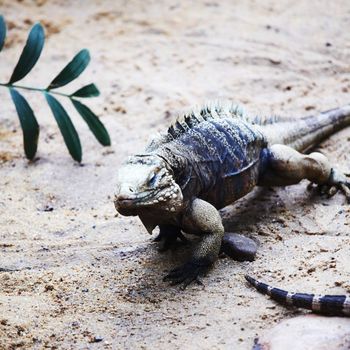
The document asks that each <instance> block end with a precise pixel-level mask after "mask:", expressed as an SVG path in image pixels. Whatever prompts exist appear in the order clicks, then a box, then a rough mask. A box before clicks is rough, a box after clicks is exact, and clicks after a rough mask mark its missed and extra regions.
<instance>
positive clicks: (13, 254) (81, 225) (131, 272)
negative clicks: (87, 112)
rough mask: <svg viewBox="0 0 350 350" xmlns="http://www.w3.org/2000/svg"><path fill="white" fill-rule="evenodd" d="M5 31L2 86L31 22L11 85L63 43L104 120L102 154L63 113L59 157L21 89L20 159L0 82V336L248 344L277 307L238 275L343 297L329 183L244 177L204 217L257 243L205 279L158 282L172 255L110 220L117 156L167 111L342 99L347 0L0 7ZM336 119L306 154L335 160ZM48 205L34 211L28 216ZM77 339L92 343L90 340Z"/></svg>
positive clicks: (345, 228) (343, 260)
mask: <svg viewBox="0 0 350 350" xmlns="http://www.w3.org/2000/svg"><path fill="white" fill-rule="evenodd" d="M0 10H1V11H0V12H1V13H2V14H4V16H5V18H6V20H7V21H8V24H9V27H10V30H9V34H8V42H7V47H6V50H5V51H4V52H2V53H1V65H0V81H2V82H4V81H7V79H8V78H9V76H10V74H11V69H12V67H13V66H14V64H15V61H16V60H17V58H18V57H19V53H20V51H21V48H22V47H23V44H24V41H25V38H26V35H27V32H28V30H29V28H30V27H31V25H32V23H34V22H36V21H41V22H42V23H43V24H44V25H45V26H46V29H47V34H48V39H47V42H46V46H45V49H44V53H43V55H42V57H41V59H40V61H39V63H38V64H37V66H36V67H35V69H34V70H33V71H32V72H31V74H30V75H29V76H28V77H26V78H25V80H23V85H25V84H27V85H35V86H45V85H47V84H48V82H50V80H51V79H52V78H53V77H54V76H55V74H56V73H57V72H58V71H59V70H60V69H61V68H62V67H63V66H64V65H65V64H66V63H67V62H68V61H69V60H70V59H71V57H72V56H73V55H74V54H75V53H76V52H77V51H78V50H79V49H81V48H84V47H86V48H89V49H90V51H91V55H92V63H91V65H90V66H89V68H88V70H87V71H86V72H85V73H84V75H83V76H82V77H81V78H80V79H79V81H78V82H74V84H72V86H68V87H65V88H62V91H74V90H75V88H76V87H78V86H82V85H83V84H84V83H89V82H95V83H97V85H98V86H99V87H100V89H101V91H102V96H101V97H99V98H97V99H91V100H89V101H86V102H87V104H88V105H89V106H91V107H92V108H93V109H94V111H95V112H97V113H98V114H99V115H100V116H101V120H102V121H103V122H104V123H105V125H106V127H107V128H108V130H109V132H110V134H111V137H112V141H113V145H112V146H111V147H109V148H102V147H100V146H99V145H98V143H97V142H96V141H95V139H94V138H93V136H92V134H91V133H90V132H89V130H88V128H87V126H86V125H85V124H84V123H83V121H81V120H80V119H79V117H78V116H77V115H76V114H75V112H74V111H72V108H71V106H70V105H69V104H67V103H68V102H69V101H68V102H67V101H64V100H63V103H65V104H64V105H65V106H67V109H68V110H69V111H72V112H71V115H72V118H73V121H74V123H75V125H76V127H77V129H78V130H79V134H80V136H81V140H82V144H83V149H84V158H83V164H82V166H79V165H77V164H75V163H74V162H73V161H72V160H71V158H70V157H69V155H68V153H67V151H66V149H65V146H64V144H63V140H62V137H61V135H60V133H59V131H58V128H57V125H56V124H55V121H54V118H53V117H52V116H51V114H50V111H49V109H48V107H47V105H46V103H45V101H44V99H43V97H42V96H40V94H37V93H26V94H25V96H27V97H28V100H29V101H30V103H31V105H32V107H33V109H34V110H35V112H36V115H37V118H38V120H39V123H40V125H41V135H40V143H39V151H38V160H37V161H36V162H34V163H32V164H28V162H27V161H26V159H25V158H24V157H23V151H22V135H21V130H20V127H19V123H18V119H17V116H16V114H15V111H14V108H13V106H12V102H11V101H10V98H9V95H8V92H7V91H6V89H4V88H2V89H1V90H0V98H1V104H0V159H1V161H0V163H1V164H0V189H1V190H0V191H1V192H0V223H1V231H0V258H1V266H0V267H1V268H7V269H15V270H16V271H14V272H2V273H0V348H2V349H8V348H17V347H22V348H34V349H41V348H45V347H46V348H59V349H69V348H72V349H73V348H74V349H85V348H91V349H95V348H107V349H108V348H111V349H112V348H113V349H122V348H126V349H151V348H154V347H155V346H157V347H158V348H168V349H177V348H183V349H189V348H201V349H251V347H252V345H253V339H254V338H256V337H257V336H259V335H261V334H263V333H264V330H267V329H269V328H271V327H272V326H273V325H275V324H276V323H277V322H279V321H280V320H282V319H286V318H291V317H294V316H295V315H300V314H301V313H302V312H299V311H295V310H286V309H284V308H282V307H280V306H277V305H276V304H274V303H273V302H272V301H270V300H269V299H268V298H266V297H264V296H261V295H259V294H257V293H256V292H255V291H254V290H252V289H251V288H249V287H248V286H247V285H246V283H245V282H244V278H243V275H244V273H246V272H250V273H252V274H254V275H255V276H259V277H262V278H263V279H264V280H265V281H269V282H275V284H277V285H279V286H281V287H285V288H288V289H290V290H298V291H310V292H316V293H321V292H325V291H327V292H329V293H340V294H344V293H350V282H349V275H350V264H349V246H350V226H349V225H350V211H349V206H347V205H345V201H344V198H343V197H342V196H340V195H337V196H335V197H334V198H332V199H330V200H328V199H325V198H322V197H320V196H318V195H317V194H316V193H313V192H307V191H306V185H307V183H306V182H302V183H300V184H299V185H297V186H293V187H289V188H285V189H257V190H256V191H254V192H253V193H252V194H251V195H249V196H248V197H247V198H245V199H243V200H241V201H239V202H238V203H236V204H235V205H234V206H231V207H228V208H225V209H224V210H223V211H222V215H223V218H224V222H225V227H226V228H227V230H228V231H234V232H240V233H243V234H246V235H247V236H249V237H252V238H253V239H254V240H256V241H257V242H258V243H259V252H258V256H257V259H256V261H255V262H253V263H238V262H234V261H232V260H230V259H228V258H223V259H220V260H219V261H218V262H217V264H216V265H215V268H214V269H213V270H212V272H211V273H210V274H209V275H208V277H207V278H205V280H204V282H205V287H200V286H193V287H191V288H188V289H187V290H186V291H185V292H182V291H180V290H179V289H178V288H177V287H170V286H169V285H168V284H167V283H164V282H162V276H163V275H164V271H165V270H167V269H170V268H171V267H173V266H175V265H176V264H179V263H180V262H181V261H182V260H183V259H184V256H183V254H181V252H180V251H175V252H173V253H164V254H160V253H158V252H157V248H156V246H155V244H154V243H152V241H151V237H150V236H149V235H148V234H147V233H146V231H145V229H144V228H143V227H142V225H141V223H140V221H139V220H138V219H137V218H125V217H121V216H116V215H115V214H116V213H115V210H114V207H113V202H112V199H113V193H114V186H115V180H116V178H115V175H116V171H117V169H118V167H119V166H120V164H121V162H122V161H123V159H124V158H125V157H126V156H127V155H128V154H131V153H134V152H137V151H140V150H142V147H143V145H144V144H145V142H146V141H147V139H148V138H149V136H150V135H152V134H153V133H154V132H156V131H159V130H162V129H163V128H165V127H166V126H167V125H168V124H169V123H170V121H171V120H172V119H173V118H174V117H175V116H176V113H177V112H178V111H181V110H183V109H187V108H189V107H191V106H193V105H196V104H201V103H203V102H206V101H208V100H213V99H224V100H231V101H237V102H239V103H241V104H243V105H244V106H245V108H246V110H247V111H249V112H251V113H259V114H264V115H267V114H271V113H274V114H280V115H282V116H295V117H296V118H297V117H299V116H302V115H305V114H310V113H316V112H317V111H320V110H326V109H330V108H332V107H335V106H338V105H343V104H346V103H349V91H350V63H349V62H350V44H349V43H350V40H349V39H350V34H349V33H350V31H349V27H350V4H349V2H348V1H337V2H336V4H335V2H332V3H330V2H329V1H298V2H296V1H287V0H283V1H264V2H258V1H254V0H251V1H241V2H234V1H216V0H206V1H197V2H178V1H173V2H172V1H164V2H162V4H160V3H159V2H158V1H82V0H81V1H73V0H72V1H45V0H41V1H39V0H38V1H36V2H35V1H29V0H26V1H17V2H15V1H10V0H6V1H1V0H0ZM349 139H350V128H349V129H347V130H344V131H342V132H340V133H338V134H337V135H334V136H333V137H332V138H331V139H329V140H328V141H326V142H325V143H324V144H323V145H322V146H321V150H322V151H323V152H324V153H325V154H326V155H328V156H329V157H330V158H331V159H333V160H334V161H335V162H337V164H339V165H340V166H343V167H346V166H349V164H350V155H349V152H348V149H349ZM47 208H52V210H51V211H46V209H47ZM94 337H102V338H103V340H102V341H101V342H99V343H92V342H93V341H94Z"/></svg>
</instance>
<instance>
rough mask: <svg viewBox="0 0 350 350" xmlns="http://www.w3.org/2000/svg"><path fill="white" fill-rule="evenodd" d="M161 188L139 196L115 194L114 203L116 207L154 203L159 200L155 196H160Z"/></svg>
mask: <svg viewBox="0 0 350 350" xmlns="http://www.w3.org/2000/svg"><path fill="white" fill-rule="evenodd" d="M161 192H162V190H159V191H156V192H151V193H147V194H145V195H141V196H125V195H118V196H115V199H114V203H115V206H116V208H134V207H141V206H149V205H155V204H157V203H159V202H160V201H159V200H158V199H157V198H162V197H161Z"/></svg>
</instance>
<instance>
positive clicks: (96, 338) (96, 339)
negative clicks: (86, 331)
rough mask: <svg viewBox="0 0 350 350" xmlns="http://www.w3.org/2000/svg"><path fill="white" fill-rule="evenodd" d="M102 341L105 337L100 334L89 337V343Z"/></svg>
mask: <svg viewBox="0 0 350 350" xmlns="http://www.w3.org/2000/svg"><path fill="white" fill-rule="evenodd" d="M101 341H103V338H102V337H100V336H99V335H95V336H94V337H91V338H90V339H89V343H99V342H101Z"/></svg>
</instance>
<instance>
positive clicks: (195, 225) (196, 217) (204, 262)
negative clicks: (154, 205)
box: [164, 198, 224, 288]
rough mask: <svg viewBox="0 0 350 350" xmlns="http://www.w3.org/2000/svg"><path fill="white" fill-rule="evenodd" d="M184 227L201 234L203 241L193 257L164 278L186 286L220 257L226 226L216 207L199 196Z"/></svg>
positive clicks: (184, 219)
mask: <svg viewBox="0 0 350 350" xmlns="http://www.w3.org/2000/svg"><path fill="white" fill-rule="evenodd" d="M182 227H183V228H184V230H185V232H189V233H195V234H199V235H200V236H201V241H200V242H199V243H198V244H197V246H196V247H195V249H194V251H193V254H192V257H191V259H190V260H189V261H188V262H187V263H185V264H184V265H182V266H180V267H178V268H176V269H174V270H172V271H171V272H170V273H169V274H168V275H167V276H165V278H164V280H170V281H171V282H172V284H179V283H183V287H184V288H186V287H187V286H188V285H189V284H190V283H191V282H193V281H195V280H198V276H199V275H201V274H203V273H205V272H206V271H207V270H208V269H209V268H210V266H211V265H212V264H213V263H214V262H215V261H216V259H217V258H218V255H219V252H220V247H221V242H222V238H223V235H224V227H223V225H222V221H221V217H220V214H219V212H218V211H217V210H216V208H215V207H214V206H212V205H211V204H209V203H208V202H206V201H204V200H201V199H198V198H196V199H194V200H193V201H192V203H191V204H190V206H189V208H188V209H187V210H186V212H185V214H184V216H183V219H182Z"/></svg>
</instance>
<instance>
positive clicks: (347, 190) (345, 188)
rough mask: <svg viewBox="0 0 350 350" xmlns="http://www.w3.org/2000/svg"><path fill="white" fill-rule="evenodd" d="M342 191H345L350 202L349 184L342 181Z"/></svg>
mask: <svg viewBox="0 0 350 350" xmlns="http://www.w3.org/2000/svg"><path fill="white" fill-rule="evenodd" d="M339 187H340V189H341V191H342V192H343V193H344V195H345V197H346V199H347V200H348V201H349V202H350V188H349V185H348V184H343V183H341V184H340V185H339Z"/></svg>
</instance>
